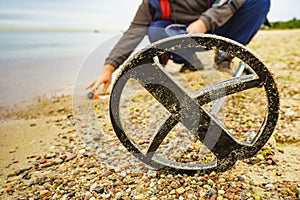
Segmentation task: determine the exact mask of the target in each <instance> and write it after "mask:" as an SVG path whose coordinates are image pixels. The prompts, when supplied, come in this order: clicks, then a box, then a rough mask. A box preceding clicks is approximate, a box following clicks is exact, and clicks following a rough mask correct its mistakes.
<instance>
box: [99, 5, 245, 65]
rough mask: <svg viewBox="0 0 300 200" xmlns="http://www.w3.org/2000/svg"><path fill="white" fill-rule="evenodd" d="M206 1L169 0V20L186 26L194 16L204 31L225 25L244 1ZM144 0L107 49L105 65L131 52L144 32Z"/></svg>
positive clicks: (116, 62) (147, 22)
mask: <svg viewBox="0 0 300 200" xmlns="http://www.w3.org/2000/svg"><path fill="white" fill-rule="evenodd" d="M209 2H210V1H209V0H170V6H171V20H173V21H175V22H176V23H179V24H186V25H189V24H190V23H192V22H194V21H196V20H197V19H201V20H203V22H204V23H205V25H206V27H207V30H208V31H213V30H214V29H216V28H218V27H220V26H222V25H223V24H225V23H226V22H227V21H228V20H229V19H230V18H231V17H232V16H233V14H234V13H235V12H236V10H238V9H239V8H240V7H241V6H242V5H243V4H244V2H245V0H229V1H228V0H227V1H224V0H223V1H222V0H219V1H216V2H215V3H214V4H213V5H212V6H210V5H209ZM147 6H148V0H143V2H142V3H141V5H140V6H139V8H138V10H137V12H136V14H135V17H134V19H133V21H132V22H131V25H130V26H129V28H128V29H127V30H126V31H125V32H124V33H123V36H122V37H121V39H120V40H119V42H118V43H117V44H116V45H115V47H114V48H113V49H112V51H111V52H110V54H109V56H108V57H107V58H106V60H105V64H111V65H113V66H114V67H116V68H117V67H119V66H120V65H121V64H122V63H123V62H124V61H125V60H126V59H127V58H128V57H129V56H130V54H131V53H132V52H133V50H134V49H135V48H136V47H137V45H138V44H139V43H140V42H141V41H142V40H143V38H144V36H145V35H146V34H147V30H148V26H149V25H150V23H151V16H149V12H148V10H147V8H148V7H147Z"/></svg>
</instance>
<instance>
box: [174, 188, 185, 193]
mask: <svg viewBox="0 0 300 200" xmlns="http://www.w3.org/2000/svg"><path fill="white" fill-rule="evenodd" d="M176 192H177V193H178V194H183V193H184V192H185V189H184V188H183V187H180V188H177V189H176Z"/></svg>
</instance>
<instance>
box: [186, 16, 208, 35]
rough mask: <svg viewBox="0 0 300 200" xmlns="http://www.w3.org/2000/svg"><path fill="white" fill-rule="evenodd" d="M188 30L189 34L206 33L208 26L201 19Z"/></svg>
mask: <svg viewBox="0 0 300 200" xmlns="http://www.w3.org/2000/svg"><path fill="white" fill-rule="evenodd" d="M186 30H187V32H188V33H189V34H199V33H206V31H207V29H206V25H205V24H204V22H203V21H202V20H201V19H198V20H196V21H194V22H193V23H191V24H190V25H189V26H188V27H187V29H186Z"/></svg>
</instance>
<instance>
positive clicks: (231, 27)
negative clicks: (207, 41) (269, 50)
mask: <svg viewBox="0 0 300 200" xmlns="http://www.w3.org/2000/svg"><path fill="white" fill-rule="evenodd" d="M269 9H270V0H246V2H245V3H244V5H243V6H242V7H241V8H240V9H239V10H238V11H237V12H236V13H235V14H234V15H233V17H232V18H231V19H230V20H229V21H228V22H227V23H226V24H224V25H223V26H221V27H219V28H217V29H216V30H214V31H213V32H212V33H214V34H217V35H221V36H224V37H227V38H230V39H233V40H235V41H237V42H239V43H241V44H243V45H247V44H248V43H249V42H250V40H251V39H252V38H253V36H254V35H255V34H256V33H257V31H258V30H259V29H260V27H261V25H262V24H263V23H264V22H265V20H266V16H267V14H268V12H269Z"/></svg>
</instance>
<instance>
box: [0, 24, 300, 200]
mask: <svg viewBox="0 0 300 200" xmlns="http://www.w3.org/2000/svg"><path fill="white" fill-rule="evenodd" d="M299 44H300V30H285V31H260V32H259V33H258V35H257V36H255V38H254V39H253V41H252V42H251V43H250V44H249V48H250V49H252V50H253V51H254V52H255V53H256V54H257V55H259V57H260V58H261V59H262V60H263V62H264V63H265V64H266V66H268V67H269V69H270V70H271V71H272V72H273V73H274V76H275V79H276V82H277V84H278V89H279V91H280V100H281V104H280V113H279V114H280V115H279V120H278V123H277V126H276V128H275V131H274V133H273V135H272V136H271V138H270V140H269V141H268V143H267V144H266V145H265V146H264V147H263V148H262V149H261V150H260V151H259V152H258V153H257V154H256V155H255V156H253V157H252V158H248V159H245V160H239V161H237V162H236V163H235V165H234V166H233V167H232V168H231V169H229V170H227V171H225V172H220V173H216V172H214V171H213V172H211V173H209V174H197V173H196V174H194V175H187V174H176V173H172V172H171V171H170V172H168V171H164V170H159V169H153V168H150V167H148V166H146V165H145V164H143V163H142V162H140V161H139V160H137V159H135V158H134V157H133V156H131V155H130V153H128V152H127V150H126V149H125V148H124V147H123V146H122V145H121V144H120V143H119V141H118V140H117V138H116V137H115V136H114V131H113V128H112V126H111V124H110V121H109V116H108V104H109V99H108V98H101V99H97V100H93V101H91V100H88V99H86V100H83V104H82V105H83V106H84V107H82V106H81V107H80V108H81V109H82V110H84V111H85V112H86V111H87V110H88V109H90V108H91V109H92V111H91V112H89V114H90V115H89V117H91V114H92V115H93V116H92V117H93V119H96V120H95V121H96V122H97V123H99V122H100V123H99V124H93V123H94V121H93V120H90V121H89V119H88V118H87V117H88V116H86V115H83V114H82V113H80V112H81V110H77V108H75V107H74V104H76V103H77V102H78V99H80V98H83V97H77V96H74V95H73V96H72V95H59V96H42V97H37V98H35V99H34V100H33V101H32V102H30V103H26V104H16V105H15V106H13V107H2V108H1V109H0V112H1V118H0V133H1V142H0V148H1V154H0V159H1V162H0V168H1V172H0V199H28V200H38V199H53V200H54V199H84V200H95V199H118V200H122V199H124V200H125V199H150V200H156V199H179V200H184V199H205V200H206V199H208V200H225V199H228V200H239V199H247V200H264V199H274V200H275V199H282V200H294V199H295V200H296V199H300V112H299V103H300V79H299V77H300V52H299ZM85 98H86V97H85ZM145 102H146V101H145ZM83 118H84V119H85V120H83ZM81 119H82V120H81ZM132 120H133V119H132ZM137 120H139V119H137ZM88 122H89V124H87V123H88ZM133 123H134V120H133ZM99 130H101V131H99ZM103 137H107V138H106V139H103ZM107 141H109V143H108V142H107ZM141 143H142V144H145V143H146V141H142V142H141ZM95 144H96V145H95ZM99 149H105V150H99ZM103 152H104V153H103ZM107 152H109V153H107ZM116 157H118V159H116Z"/></svg>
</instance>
